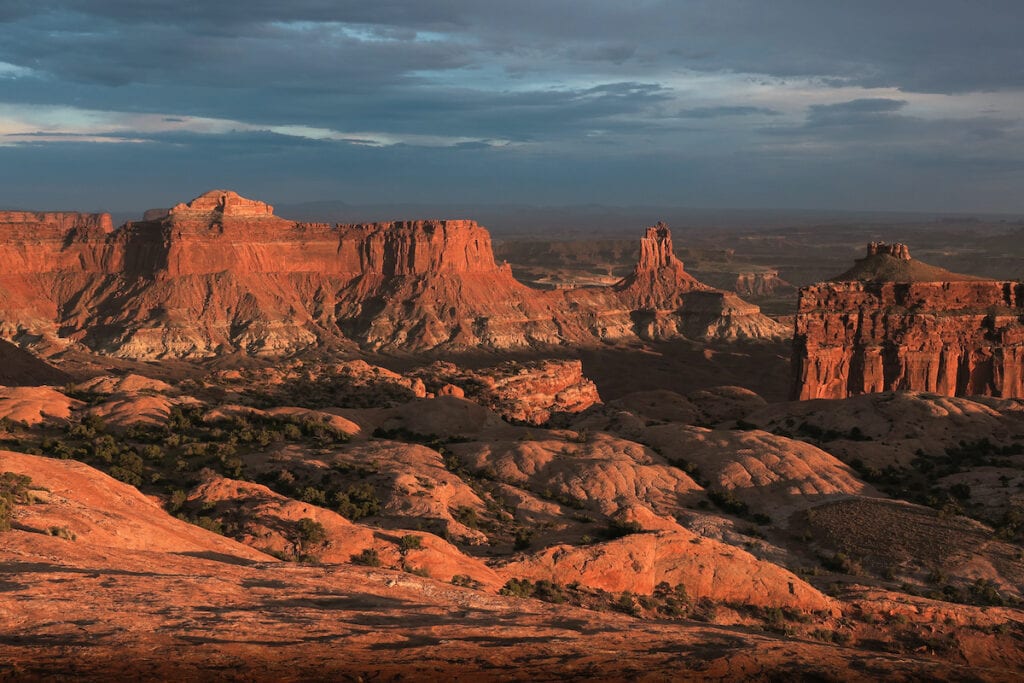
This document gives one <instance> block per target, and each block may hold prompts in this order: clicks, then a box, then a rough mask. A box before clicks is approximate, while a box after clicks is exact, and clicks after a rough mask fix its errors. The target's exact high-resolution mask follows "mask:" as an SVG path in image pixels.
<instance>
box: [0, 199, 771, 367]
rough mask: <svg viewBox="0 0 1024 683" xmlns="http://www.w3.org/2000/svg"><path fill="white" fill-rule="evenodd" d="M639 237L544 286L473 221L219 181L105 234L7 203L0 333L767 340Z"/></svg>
mask: <svg viewBox="0 0 1024 683" xmlns="http://www.w3.org/2000/svg"><path fill="white" fill-rule="evenodd" d="M4 237H6V239H3V238H4ZM641 245H642V246H641V255H640V258H639V260H638V262H637V265H636V268H635V269H634V271H633V273H632V274H631V275H630V277H628V278H626V279H625V280H622V281H621V282H619V283H617V284H616V285H614V286H611V287H586V288H579V289H576V290H566V291H557V292H544V291H539V290H534V289H530V288H529V287H526V286H525V285H523V284H521V283H519V282H517V281H516V280H515V278H513V277H512V273H511V269H510V268H509V267H508V265H507V264H505V265H501V266H499V265H497V264H496V263H495V260H494V252H493V250H492V246H491V238H490V235H489V234H488V232H487V230H486V229H485V228H483V227H482V226H480V225H478V224H477V223H476V222H475V221H471V220H416V221H397V222H384V223H367V224H360V225H328V224H324V223H300V222H295V221H290V220H287V219H284V218H280V217H278V216H275V215H274V213H273V208H272V207H271V206H270V205H268V204H265V203H263V202H259V201H255V200H251V199H246V198H244V197H240V196H239V195H238V194H236V193H234V192H230V191H226V190H214V191H211V192H207V193H205V194H203V195H201V196H200V197H197V198H195V199H194V200H192V201H190V202H188V203H184V204H178V205H176V206H174V207H173V208H171V209H167V210H164V209H156V210H151V211H148V212H146V215H145V217H144V218H143V220H141V221H135V222H129V223H126V224H125V225H124V226H122V227H121V228H120V229H118V230H116V231H114V230H112V226H111V223H110V218H109V216H105V215H98V216H88V215H86V214H52V215H51V214H28V213H18V214H7V222H6V224H5V223H4V222H3V221H2V220H0V336H2V337H6V338H8V339H13V338H18V337H22V338H26V337H27V336H32V337H35V338H38V339H43V338H45V339H46V340H52V341H53V342H56V343H60V344H64V343H67V342H64V341H61V340H62V339H73V340H74V341H76V342H79V343H81V344H83V345H85V346H87V347H89V348H91V349H94V350H97V351H100V352H105V353H112V354H116V355H119V356H125V357H131V358H161V357H208V356H215V355H218V354H220V353H230V352H237V351H242V352H246V353H254V354H266V355H280V354H287V353H294V352H297V351H299V350H302V349H307V348H310V347H314V346H317V345H340V346H348V345H350V344H353V343H354V344H358V345H360V346H362V347H364V348H370V349H384V348H387V349H395V350H407V351H418V350H427V349H433V348H448V349H469V348H488V349H511V348H526V347H533V348H540V347H543V346H556V345H560V344H582V345H591V344H595V343H598V342H599V341H601V340H618V339H635V338H638V337H639V338H644V339H668V338H674V337H679V336H687V337H691V338H693V339H709V338H717V339H732V338H738V337H750V338H772V337H779V336H783V335H782V333H780V332H783V331H780V330H778V329H776V328H778V325H777V324H776V323H774V322H773V321H771V320H769V319H767V318H765V317H764V316H762V315H760V313H759V310H758V309H757V307H756V306H751V305H749V304H746V303H745V302H743V301H742V300H740V299H739V298H738V297H736V296H735V295H732V294H727V293H725V292H721V291H718V290H714V289H711V288H709V287H707V286H705V285H703V284H701V283H700V282H698V281H697V280H696V279H694V278H693V277H691V276H690V275H689V274H687V273H686V271H685V270H684V269H683V264H682V262H681V261H679V259H677V258H676V257H675V254H674V253H673V251H672V239H671V236H670V233H669V230H668V228H667V227H666V226H665V225H664V224H658V225H656V226H654V227H652V228H649V229H648V230H647V231H646V233H645V236H644V237H643V239H642V240H641ZM48 343H49V342H48Z"/></svg>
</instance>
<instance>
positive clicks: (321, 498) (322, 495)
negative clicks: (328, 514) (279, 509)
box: [299, 486, 327, 507]
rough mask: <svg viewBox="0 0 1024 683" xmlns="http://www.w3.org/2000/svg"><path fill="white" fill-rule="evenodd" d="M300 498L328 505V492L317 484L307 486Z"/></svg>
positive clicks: (307, 501) (316, 503) (306, 501)
mask: <svg viewBox="0 0 1024 683" xmlns="http://www.w3.org/2000/svg"><path fill="white" fill-rule="evenodd" d="M299 500H301V501H302V502H303V503H309V504H310V505H319V506H321V507H326V506H327V493H326V492H325V491H324V490H323V489H318V488H316V487H315V486H307V487H305V488H304V489H302V491H301V492H300V493H299Z"/></svg>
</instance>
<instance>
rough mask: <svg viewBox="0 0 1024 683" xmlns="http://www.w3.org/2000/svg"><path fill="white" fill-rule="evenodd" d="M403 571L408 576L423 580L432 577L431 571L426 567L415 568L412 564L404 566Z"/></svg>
mask: <svg viewBox="0 0 1024 683" xmlns="http://www.w3.org/2000/svg"><path fill="white" fill-rule="evenodd" d="M402 571H403V572H405V573H406V574H414V575H416V576H422V577H423V578H429V577H430V570H429V569H427V568H426V567H414V566H412V565H411V564H403V565H402Z"/></svg>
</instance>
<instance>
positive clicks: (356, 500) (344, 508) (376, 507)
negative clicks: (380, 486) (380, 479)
mask: <svg viewBox="0 0 1024 683" xmlns="http://www.w3.org/2000/svg"><path fill="white" fill-rule="evenodd" d="M334 509H335V511H337V513H338V514H339V515H341V516H342V517H345V518H346V519H348V520H351V521H353V522H355V521H358V520H360V519H363V518H364V517H372V516H373V515H376V514H377V513H378V512H380V499H379V498H377V491H376V489H374V488H373V485H372V484H370V483H369V482H360V483H358V484H352V485H351V486H349V487H348V488H347V489H346V490H345V491H344V492H342V491H338V492H336V493H335V494H334Z"/></svg>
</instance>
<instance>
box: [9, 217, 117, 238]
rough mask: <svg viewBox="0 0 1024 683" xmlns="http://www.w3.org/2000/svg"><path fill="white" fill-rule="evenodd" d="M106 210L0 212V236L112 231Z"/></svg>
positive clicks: (43, 236) (45, 236) (46, 235)
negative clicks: (98, 211) (87, 211)
mask: <svg viewBox="0 0 1024 683" xmlns="http://www.w3.org/2000/svg"><path fill="white" fill-rule="evenodd" d="M113 230H114V223H113V221H112V220H111V218H110V214H109V213H78V212H74V211H44V212H34V211H0V236H2V237H3V238H4V239H9V238H16V237H22V236H24V237H40V238H47V237H49V236H51V235H60V236H64V235H67V234H68V233H69V232H71V231H75V232H76V233H79V234H81V233H86V232H89V233H99V234H106V233H109V232H113Z"/></svg>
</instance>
